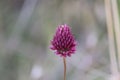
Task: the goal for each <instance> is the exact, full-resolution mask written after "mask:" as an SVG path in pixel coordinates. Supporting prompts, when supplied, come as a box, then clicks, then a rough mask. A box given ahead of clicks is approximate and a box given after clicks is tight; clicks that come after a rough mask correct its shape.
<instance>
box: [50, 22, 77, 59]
mask: <svg viewBox="0 0 120 80" xmlns="http://www.w3.org/2000/svg"><path fill="white" fill-rule="evenodd" d="M50 48H51V49H52V50H54V51H55V53H56V54H58V55H60V56H62V57H67V56H69V57H70V56H71V54H74V52H75V51H76V41H75V39H74V37H73V35H72V33H71V29H70V27H69V26H68V25H66V24H65V25H60V26H58V28H57V30H56V33H55V35H54V37H53V40H52V41H51V47H50Z"/></svg>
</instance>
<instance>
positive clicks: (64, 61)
mask: <svg viewBox="0 0 120 80" xmlns="http://www.w3.org/2000/svg"><path fill="white" fill-rule="evenodd" d="M63 63H64V80H66V58H65V57H63Z"/></svg>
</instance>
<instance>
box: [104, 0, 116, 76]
mask: <svg viewBox="0 0 120 80" xmlns="http://www.w3.org/2000/svg"><path fill="white" fill-rule="evenodd" d="M104 1H105V11H106V22H107V30H108V40H109V53H110V61H111V72H112V74H116V73H118V66H117V59H116V55H115V54H116V51H115V41H114V32H113V19H112V11H111V10H112V7H111V2H110V0H104Z"/></svg>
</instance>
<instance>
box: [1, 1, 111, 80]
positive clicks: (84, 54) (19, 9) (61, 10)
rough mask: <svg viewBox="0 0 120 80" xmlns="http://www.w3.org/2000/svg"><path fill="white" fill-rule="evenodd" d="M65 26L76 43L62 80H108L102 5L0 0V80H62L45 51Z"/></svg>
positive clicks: (56, 60)
mask: <svg viewBox="0 0 120 80" xmlns="http://www.w3.org/2000/svg"><path fill="white" fill-rule="evenodd" d="M65 23H66V24H68V25H69V26H70V27H71V28H72V32H73V34H74V36H75V39H76V41H77V43H78V44H77V51H76V53H75V54H74V55H72V57H68V58H67V80H108V78H109V76H110V74H111V70H110V56H109V49H108V37H107V27H106V16H105V5H104V0H0V80H63V70H64V68H63V60H62V58H61V57H59V56H57V55H55V54H54V53H53V51H51V50H50V49H49V46H50V40H51V39H52V38H53V35H54V33H55V29H56V27H57V26H58V25H60V24H65Z"/></svg>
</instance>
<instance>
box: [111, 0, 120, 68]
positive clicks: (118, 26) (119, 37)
mask: <svg viewBox="0 0 120 80" xmlns="http://www.w3.org/2000/svg"><path fill="white" fill-rule="evenodd" d="M111 4H112V12H113V20H114V28H115V36H116V45H117V54H118V64H119V68H120V49H119V48H120V22H119V14H118V4H117V0H111Z"/></svg>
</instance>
